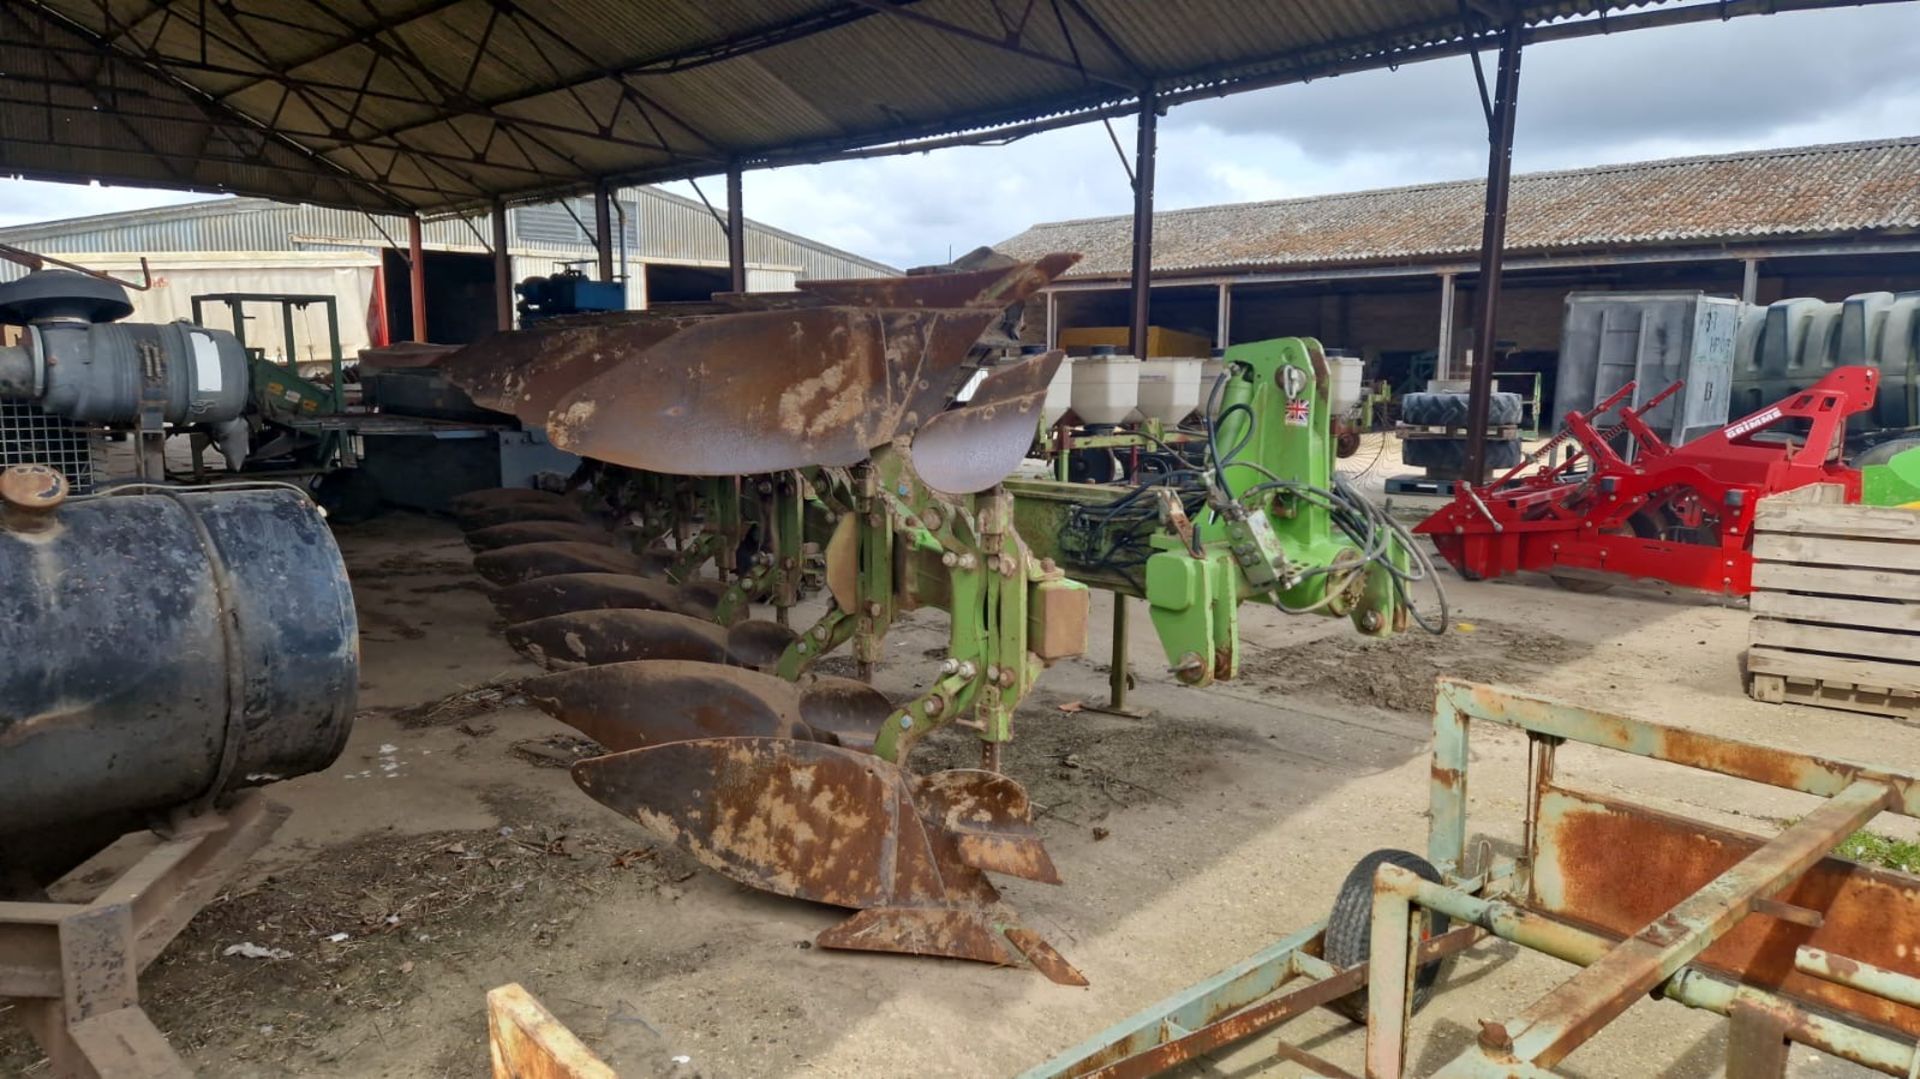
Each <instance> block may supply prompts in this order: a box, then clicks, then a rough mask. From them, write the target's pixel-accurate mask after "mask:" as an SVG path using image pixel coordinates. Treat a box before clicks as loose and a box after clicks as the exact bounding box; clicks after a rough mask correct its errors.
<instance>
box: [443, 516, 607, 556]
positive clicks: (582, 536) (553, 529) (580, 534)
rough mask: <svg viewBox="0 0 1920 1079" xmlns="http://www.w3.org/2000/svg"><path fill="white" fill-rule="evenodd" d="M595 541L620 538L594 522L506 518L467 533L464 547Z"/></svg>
mask: <svg viewBox="0 0 1920 1079" xmlns="http://www.w3.org/2000/svg"><path fill="white" fill-rule="evenodd" d="M556 542H569V543H595V544H599V545H600V546H603V547H612V546H614V545H615V544H617V543H619V542H620V537H619V536H617V535H615V534H614V533H613V532H612V531H611V530H609V529H607V528H603V527H601V526H600V525H597V524H588V523H585V522H582V521H508V522H507V523H506V524H503V525H491V526H489V527H487V528H477V529H475V530H473V531H472V532H469V533H467V546H468V547H471V548H473V549H474V550H476V551H492V550H496V549H498V548H501V547H518V546H520V545H522V544H526V543H556Z"/></svg>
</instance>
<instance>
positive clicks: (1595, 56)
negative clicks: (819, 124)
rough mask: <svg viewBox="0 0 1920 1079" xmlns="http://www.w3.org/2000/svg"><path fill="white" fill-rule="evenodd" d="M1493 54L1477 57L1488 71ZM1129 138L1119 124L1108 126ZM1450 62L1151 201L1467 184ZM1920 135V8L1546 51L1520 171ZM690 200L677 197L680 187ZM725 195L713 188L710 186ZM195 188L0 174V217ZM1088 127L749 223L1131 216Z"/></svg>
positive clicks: (1194, 121)
mask: <svg viewBox="0 0 1920 1079" xmlns="http://www.w3.org/2000/svg"><path fill="white" fill-rule="evenodd" d="M1490 59H1491V58H1489V60H1490ZM1114 129H1115V132H1116V134H1118V136H1119V138H1120V140H1121V143H1122V145H1124V146H1127V147H1129V149H1130V148H1131V147H1132V145H1133V124H1132V122H1131V121H1118V122H1116V123H1115V124H1114ZM1485 130H1486V128H1485V123H1484V121H1483V119H1482V117H1481V112H1480V102H1479V96H1478V92H1477V91H1476V89H1475V87H1474V81H1473V69H1472V67H1471V65H1470V64H1469V63H1468V62H1467V60H1466V59H1465V58H1464V57H1462V58H1458V59H1453V60H1438V61H1432V62H1429V63H1425V64H1415V65H1410V66H1407V67H1403V68H1401V69H1399V70H1398V71H1380V72H1372V73H1368V74H1364V75H1350V76H1344V77H1341V78H1337V79H1327V80H1323V81H1320V82H1316V83H1312V84H1309V85H1305V86H1285V87H1279V88H1276V89H1273V90H1264V91H1259V92H1255V93H1249V94H1243V95H1239V96H1237V97H1231V98H1225V99H1221V100H1217V101H1209V102H1202V103H1196V104H1192V105H1184V106H1181V107H1179V108H1177V109H1174V110H1173V111H1171V112H1170V113H1168V114H1167V116H1166V117H1165V118H1163V119H1162V120H1161V123H1160V155H1159V163H1158V164H1159V182H1158V184H1157V185H1156V188H1155V190H1156V199H1157V205H1158V206H1160V207H1161V208H1163V209H1173V208H1178V207H1185V206H1204V205H1208V204H1211V203H1220V202H1242V201H1248V200H1254V199H1274V198H1288V197H1292V196H1298V195H1314V194H1324V193H1328V192H1336V191H1352V190H1359V189H1363V188H1370V187H1383V186H1391V185H1397V184H1410V183H1424V182H1429V181H1436V180H1455V179H1463V178H1469V177H1477V176H1479V175H1480V174H1481V173H1482V172H1483V171H1484V169H1485V167H1486V136H1485ZM1903 135H1920V2H1912V3H1898V4H1882V5H1880V6H1877V7H1868V8H1859V9H1840V10H1835V11H1825V12H1801V13H1793V14H1785V15H1771V16H1764V17H1753V18H1743V19H1736V20H1733V21H1731V22H1729V23H1725V24H1717V23H1707V24H1701V25H1695V26H1683V27H1675V28H1671V29H1665V30H1650V31H1645V32H1642V33H1635V34H1625V35H1621V36H1618V37H1611V38H1588V39H1583V40H1579V41H1569V42H1560V43H1555V44H1550V45H1542V46H1539V47H1537V48H1534V49H1530V50H1528V51H1527V53H1526V58H1525V63H1524V66H1523V68H1522V72H1521V89H1520V117H1519V134H1518V137H1517V144H1516V149H1515V167H1516V169H1518V170H1521V171H1533V170H1540V169H1555V168H1571V167H1579V166H1584V165H1596V164H1605V163H1610V162H1619V161H1636V160H1644V159H1649V158H1658V157H1671V156H1677V155H1684V154H1699V153H1719V152H1726V151H1732V150H1746V149H1761V148H1768V147H1780V146H1799V145H1805V144H1809V143H1818V142H1840V141H1847V140H1852V139H1873V138H1887V137H1891V136H1903ZM673 186H674V187H675V188H676V189H679V190H682V191H685V192H688V193H690V189H688V188H686V187H685V185H673ZM702 186H703V187H704V188H705V189H706V193H707V195H708V197H709V198H715V199H718V198H721V197H723V195H724V186H723V185H722V184H721V183H720V182H719V181H718V180H717V179H716V180H714V181H711V182H706V183H703V185H702ZM197 197H198V196H177V195H169V194H167V193H164V192H153V191H144V190H139V189H132V188H101V187H77V186H72V185H65V184H41V183H30V182H25V181H17V180H0V224H14V223H19V222H25V221H35V220H41V219H46V218H54V217H70V216H75V215H79V214H86V213H104V212H108V211H112V210H124V209H133V208H136V207H141V206H153V205H159V204H162V203H165V202H177V201H187V200H191V199H193V198H197ZM1130 199H1131V195H1130V193H1129V190H1128V186H1127V180H1126V175H1125V173H1124V172H1123V171H1122V169H1121V166H1120V162H1119V159H1118V157H1117V156H1116V155H1115V153H1114V151H1113V147H1112V145H1111V143H1110V142H1109V140H1108V136H1107V133H1106V131H1105V130H1103V129H1102V127H1101V125H1099V124H1092V125H1083V126H1081V127H1076V128H1069V129H1065V130H1061V131H1055V132H1051V133H1048V134H1045V135H1037V136H1033V137H1031V138H1028V139H1026V140H1023V141H1021V142H1018V143H1015V144H1013V145H1010V146H1002V147H991V148H986V147H982V148H963V149H952V150H942V151H938V152H936V153H931V154H922V155H915V156H910V157H894V158H879V159H875V160H871V161H860V162H847V163H842V164H837V165H820V166H811V167H804V168H789V169H779V170H774V171H771V172H752V173H748V174H747V177H746V203H747V213H748V215H749V216H750V217H753V218H755V219H757V220H760V221H765V222H767V223H769V224H773V225H777V226H779V227H781V228H785V229H789V230H791V231H794V232H798V233H801V234H803V235H807V236H812V237H815V238H817V239H820V240H822V241H824V242H826V243H830V244H833V245H835V246H838V247H843V248H846V249H848V250H851V251H856V252H858V253H860V254H863V255H867V256H870V257H873V258H878V259H881V260H883V261H886V262H890V263H892V264H894V265H897V266H902V267H904V266H909V265H917V264H922V263H930V262H938V261H944V260H945V259H946V257H947V254H948V252H949V250H951V251H952V252H954V253H959V252H964V251H966V250H967V249H969V248H971V247H974V246H976V245H978V244H982V243H992V242H995V241H998V240H1002V239H1005V238H1006V237H1008V236H1011V235H1013V234H1014V233H1017V232H1019V231H1020V230H1022V229H1024V228H1026V227H1027V226H1028V225H1030V224H1032V223H1034V222H1037V221H1051V220H1059V219H1062V218H1070V217H1089V216H1096V215H1101V214H1118V213H1125V212H1127V210H1128V209H1129V206H1130Z"/></svg>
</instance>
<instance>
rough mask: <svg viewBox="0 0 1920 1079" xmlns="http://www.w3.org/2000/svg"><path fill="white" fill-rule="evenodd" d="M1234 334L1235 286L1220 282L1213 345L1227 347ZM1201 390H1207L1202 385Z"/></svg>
mask: <svg viewBox="0 0 1920 1079" xmlns="http://www.w3.org/2000/svg"><path fill="white" fill-rule="evenodd" d="M1232 336H1233V286H1232V285H1229V284H1227V283H1226V282H1225V281H1222V282H1220V300H1219V309H1218V310H1217V311H1216V312H1215V313H1214V323H1213V347H1214V348H1226V347H1227V345H1229V344H1230V343H1231V342H1230V341H1229V340H1228V339H1229V338H1230V337H1232ZM1201 392H1202V393H1204V392H1206V388H1205V387H1202V388H1201Z"/></svg>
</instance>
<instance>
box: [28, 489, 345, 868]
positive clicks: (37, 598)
mask: <svg viewBox="0 0 1920 1079" xmlns="http://www.w3.org/2000/svg"><path fill="white" fill-rule="evenodd" d="M358 678H359V644H358V635H357V631H356V625H355V617H354V607H353V596H352V593H351V591H350V590H349V587H348V583H347V573H346V567H345V565H344V564H343V563H342V561H341V558H340V551H339V548H338V547H336V546H335V544H334V541H333V536H332V534H331V533H330V532H329V531H328V529H327V526H326V522H325V521H324V519H323V518H322V516H321V514H320V512H319V510H318V509H316V508H315V506H314V505H313V503H312V502H311V501H309V500H308V499H307V498H306V497H305V496H304V495H303V494H301V493H300V492H298V491H294V490H291V489H288V488H283V487H254V488H235V489H227V490H222V489H217V488H216V489H199V490H195V489H192V488H167V489H152V488H148V489H144V490H139V491H137V492H136V493H128V494H107V495H95V496H90V497H84V498H74V499H71V500H67V499H65V482H64V480H62V479H61V478H60V476H59V474H58V473H57V472H53V471H52V470H51V469H48V468H45V467H44V466H35V465H23V466H15V467H13V468H10V469H8V470H6V472H4V473H0V868H11V869H12V870H14V871H16V872H17V871H18V870H19V868H20V867H19V866H18V865H17V864H16V865H12V866H10V867H9V866H6V865H4V863H9V862H13V861H14V860H15V859H16V857H24V856H26V855H25V854H24V853H23V852H26V851H29V850H31V849H32V848H34V847H35V846H37V845H41V844H42V843H43V842H45V841H47V840H48V839H49V837H51V836H54V835H57V834H72V835H75V836H77V835H78V834H80V833H81V832H93V833H102V834H104V833H108V832H113V831H114V829H116V828H120V827H122V826H124V825H126V824H128V823H129V822H132V823H138V822H139V821H141V820H142V819H144V818H146V817H147V816H149V815H151V814H156V813H162V812H164V811H167V810H170V809H173V808H175V807H181V806H187V805H192V804H196V803H200V804H206V803H211V802H212V801H214V800H216V799H217V798H218V797H219V796H220V795H222V794H225V793H227V792H230V791H233V790H235V789H238V788H241V787H248V786H258V785H261V784H265V783H271V782H273V781H275V780H278V779H286V778H289V777H292V776H297V775H301V774H303V773H307V772H313V771H317V770H319V769H322V768H325V767H327V765H329V764H330V763H332V762H333V760H334V758H335V757H337V756H338V755H339V753H340V750H341V748H342V747H343V746H344V745H345V743H346V739H347V733H348V730H349V728H350V726H351V723H352V716H353V706H354V697H355V692H356V688H357V684H358ZM115 834H117V833H115ZM79 856H80V857H84V856H85V855H84V854H81V855H79Z"/></svg>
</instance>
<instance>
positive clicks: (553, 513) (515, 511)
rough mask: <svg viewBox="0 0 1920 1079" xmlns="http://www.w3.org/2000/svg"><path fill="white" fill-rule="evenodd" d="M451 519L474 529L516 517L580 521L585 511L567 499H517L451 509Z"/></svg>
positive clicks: (476, 530)
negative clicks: (462, 508)
mask: <svg viewBox="0 0 1920 1079" xmlns="http://www.w3.org/2000/svg"><path fill="white" fill-rule="evenodd" d="M453 520H454V523H456V524H458V525H459V526H460V529H461V531H463V532H478V531H479V530H480V529H483V528H492V527H494V526H496V525H504V524H511V523H513V522H516V521H578V522H584V521H586V520H587V511H586V510H584V509H582V508H580V505H579V503H577V502H574V501H572V500H570V499H564V498H558V499H551V500H547V499H540V500H534V499H519V500H511V501H507V502H502V503H498V504H496V505H491V506H482V507H480V508H479V509H467V510H455V511H454V514H453Z"/></svg>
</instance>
